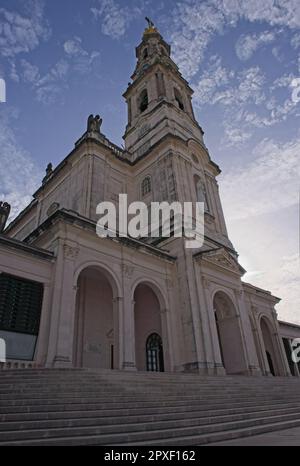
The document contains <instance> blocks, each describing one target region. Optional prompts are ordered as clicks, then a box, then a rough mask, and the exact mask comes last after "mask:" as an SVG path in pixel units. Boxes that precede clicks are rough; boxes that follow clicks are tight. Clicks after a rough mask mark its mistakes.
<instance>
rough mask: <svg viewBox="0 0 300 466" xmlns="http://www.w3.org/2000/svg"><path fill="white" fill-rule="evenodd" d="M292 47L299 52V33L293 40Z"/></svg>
mask: <svg viewBox="0 0 300 466" xmlns="http://www.w3.org/2000/svg"><path fill="white" fill-rule="evenodd" d="M291 46H292V47H293V48H294V49H295V50H297V49H299V48H300V32H297V33H296V34H294V35H293V37H292V39H291Z"/></svg>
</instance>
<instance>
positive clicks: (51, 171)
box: [43, 162, 53, 183]
mask: <svg viewBox="0 0 300 466" xmlns="http://www.w3.org/2000/svg"><path fill="white" fill-rule="evenodd" d="M52 173H53V167H52V163H51V162H50V163H48V165H47V168H46V175H45V176H44V178H43V183H45V182H46V181H47V180H48V178H50V176H51V175H52Z"/></svg>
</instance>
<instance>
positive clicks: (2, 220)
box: [0, 201, 10, 233]
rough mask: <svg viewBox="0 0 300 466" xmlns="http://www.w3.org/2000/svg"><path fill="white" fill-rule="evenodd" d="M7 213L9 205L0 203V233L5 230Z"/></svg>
mask: <svg viewBox="0 0 300 466" xmlns="http://www.w3.org/2000/svg"><path fill="white" fill-rule="evenodd" d="M9 213H10V204H8V202H2V201H0V233H2V231H3V230H4V228H5V225H6V222H7V219H8V216H9Z"/></svg>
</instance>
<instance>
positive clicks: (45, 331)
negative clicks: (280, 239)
mask: <svg viewBox="0 0 300 466" xmlns="http://www.w3.org/2000/svg"><path fill="white" fill-rule="evenodd" d="M136 54H137V65H136V69H135V71H134V74H133V75H132V82H131V83H130V84H129V86H128V88H127V90H126V92H125V93H124V97H125V99H126V102H127V106H128V124H127V126H126V131H125V135H124V140H125V149H121V148H119V147H118V146H116V145H115V144H113V143H112V142H110V141H109V140H108V139H107V138H106V137H105V136H104V135H103V134H102V133H101V128H100V126H101V121H102V120H100V119H99V117H95V118H94V117H93V116H92V115H91V116H90V117H89V120H88V127H87V131H86V132H85V133H84V134H83V135H82V136H81V138H80V139H79V140H78V141H77V142H76V143H75V147H74V149H73V150H72V151H71V153H70V154H69V155H68V156H67V157H66V158H65V159H64V160H63V161H62V162H61V163H60V164H59V165H58V166H57V167H56V168H55V169H52V166H51V167H50V166H48V168H47V173H46V176H45V178H44V180H43V183H42V185H41V187H40V188H39V189H38V190H37V191H36V193H34V195H33V201H32V202H31V204H30V205H29V206H28V207H27V208H26V209H25V210H24V211H23V212H22V213H21V214H20V215H19V216H18V217H17V218H16V219H15V220H14V221H13V222H11V224H10V225H9V226H8V227H7V228H6V230H5V231H4V235H1V236H0V257H1V259H0V274H1V273H2V276H5V277H18V278H19V279H25V280H29V281H32V282H37V283H41V284H42V285H43V301H42V304H41V309H40V321H39V330H38V332H36V335H35V340H34V341H35V349H34V351H33V353H32V359H33V363H34V364H36V365H39V366H47V367H72V366H75V367H94V368H118V369H125V370H147V369H148V370H166V371H195V372H199V373H201V374H219V375H224V374H226V373H227V374H247V375H260V374H264V375H269V374H271V373H273V374H274V375H281V376H286V375H290V374H291V372H292V373H293V371H292V370H291V365H290V364H289V361H288V359H287V353H286V347H285V344H284V342H283V340H282V334H281V327H282V328H283V327H284V328H285V332H286V327H287V328H289V327H288V324H286V323H285V324H280V323H279V322H278V320H277V315H276V312H275V310H274V306H275V304H276V303H277V302H278V301H279V299H278V298H276V297H274V296H273V295H272V294H271V293H270V292H268V291H265V290H260V289H258V288H256V287H253V286H252V285H250V284H247V283H244V282H242V281H241V278H242V276H243V274H244V273H245V271H244V269H243V268H242V267H241V266H240V265H239V263H238V255H237V253H236V251H235V249H234V247H233V245H232V243H231V242H230V240H229V238H228V235H227V230H226V225H225V220H224V215H223V210H222V205H221V200H220V196H219V191H218V183H217V181H216V177H217V176H218V174H219V173H220V169H219V167H218V166H217V165H216V164H215V163H214V162H213V161H212V159H211V157H210V155H209V152H208V149H207V148H206V146H205V144H204V141H203V131H202V129H201V127H200V126H199V124H198V123H197V121H196V120H195V116H194V112H193V107H192V102H191V96H192V92H193V91H192V89H191V88H190V87H189V85H188V83H187V82H186V81H185V80H184V78H183V77H182V76H181V74H180V72H179V70H178V68H177V66H176V64H175V63H174V62H173V61H172V59H171V58H170V46H169V45H168V44H166V43H165V41H164V40H163V38H162V37H161V35H160V34H159V32H158V31H157V30H156V29H155V28H154V27H153V26H150V27H149V28H148V29H146V30H145V32H144V34H143V38H142V42H141V44H140V45H139V46H138V47H137V49H136ZM119 193H126V194H127V195H128V202H132V201H144V202H145V203H146V204H147V205H149V204H150V203H151V202H152V201H159V202H161V201H168V202H173V201H180V202H184V201H192V202H196V201H197V200H198V201H199V200H200V199H199V196H200V195H202V196H203V200H204V202H205V242H204V245H203V247H202V248H201V249H198V250H194V249H187V248H185V245H184V238H175V237H171V238H148V239H143V238H141V239H139V240H138V239H133V238H123V237H116V238H99V237H98V236H97V235H96V221H97V219H98V216H97V214H96V206H97V205H98V203H99V202H101V201H111V202H113V203H115V204H116V205H117V203H118V195H119ZM7 280H8V279H7ZM5 283H8V281H6V282H5ZM3 286H4V285H3ZM5 286H8V285H7V284H6V285H5ZM16 286H17V285H16ZM18 289H19V288H18ZM0 322H1V316H0ZM297 330H298V334H299V335H300V332H299V328H298V329H297ZM3 332H4V333H3ZM5 332H6V333H5ZM7 332H10V336H14V335H16V333H17V332H14V328H13V327H12V328H10V329H8V328H7V325H6V327H2V328H1V327H0V337H1V335H2V336H3V335H4V334H5V335H6V334H7ZM28 332H30V331H28ZM295 332H296V333H297V331H296V330H295ZM19 333H20V332H19ZM21 333H22V332H21ZM288 333H289V332H288ZM19 338H20V337H19ZM12 339H13V338H12ZM18 341H19V340H18ZM22 341H23V340H22ZM22 344H23V345H24V342H23V343H20V344H19V345H18V344H16V345H15V347H14V348H15V349H14V351H15V353H13V351H12V352H11V354H10V356H9V357H10V358H11V360H16V362H15V363H16V364H19V361H21V360H24V359H25V360H26V361H25V363H28V361H29V359H30V358H28V357H27V358H26V357H22V348H23V347H22ZM24 354H25V353H24ZM25 363H24V364H25ZM20 364H22V363H21V362H20ZM294 372H295V371H294ZM298 374H299V371H298V369H297V373H293V375H298Z"/></svg>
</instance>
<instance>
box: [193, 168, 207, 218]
mask: <svg viewBox="0 0 300 466" xmlns="http://www.w3.org/2000/svg"><path fill="white" fill-rule="evenodd" d="M194 183H195V190H196V199H197V202H204V211H205V212H209V204H208V196H207V192H206V188H205V184H204V182H203V181H202V180H201V179H200V178H199V176H197V175H195V176H194Z"/></svg>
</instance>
